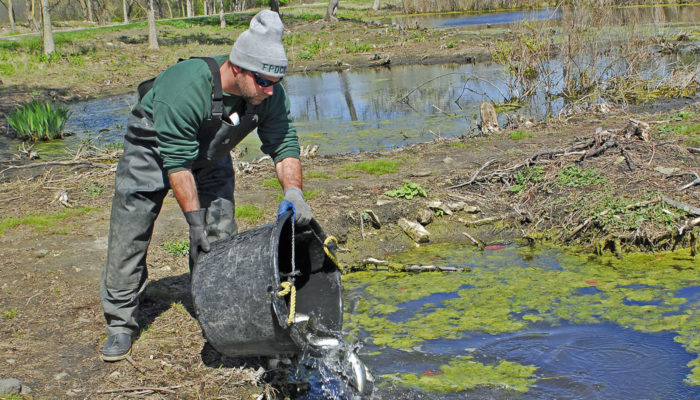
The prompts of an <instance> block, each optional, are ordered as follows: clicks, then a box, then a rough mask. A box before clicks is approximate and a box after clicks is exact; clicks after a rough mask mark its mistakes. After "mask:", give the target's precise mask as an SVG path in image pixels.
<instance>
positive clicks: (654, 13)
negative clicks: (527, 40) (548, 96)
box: [379, 5, 700, 28]
mask: <svg viewBox="0 0 700 400" xmlns="http://www.w3.org/2000/svg"><path fill="white" fill-rule="evenodd" d="M570 11H571V10H570V9H567V8H546V9H539V10H522V11H502V12H492V13H486V14H477V13H474V12H470V13H469V12H464V13H428V14H420V15H407V16H399V17H391V18H383V19H380V20H379V21H380V22H381V23H384V24H392V25H401V26H408V27H416V26H420V27H432V28H435V27H446V28H449V27H451V26H474V27H475V28H483V26H484V25H504V24H515V23H520V22H521V21H534V20H551V21H552V22H553V23H554V24H555V25H556V24H557V23H558V20H560V19H561V18H562V15H563V14H564V13H570ZM606 13H608V14H610V15H611V19H612V20H615V21H619V23H620V25H625V24H630V23H635V24H646V23H673V24H692V25H695V24H697V21H698V20H700V6H698V5H663V6H654V7H616V8H610V9H608V10H606Z"/></svg>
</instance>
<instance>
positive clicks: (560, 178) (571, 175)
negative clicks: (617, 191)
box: [557, 164, 608, 187]
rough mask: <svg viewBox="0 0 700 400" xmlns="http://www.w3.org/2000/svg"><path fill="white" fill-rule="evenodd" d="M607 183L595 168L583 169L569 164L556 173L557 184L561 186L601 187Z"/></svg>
mask: <svg viewBox="0 0 700 400" xmlns="http://www.w3.org/2000/svg"><path fill="white" fill-rule="evenodd" d="M607 181H608V180H607V179H605V177H604V176H602V175H601V174H600V173H599V172H598V171H597V170H596V169H595V168H589V169H583V168H580V167H579V166H578V165H575V164H569V165H567V166H565V167H564V168H562V169H560V170H559V172H557V183H558V184H560V185H562V186H571V187H579V186H589V185H602V184H604V183H606V182H607Z"/></svg>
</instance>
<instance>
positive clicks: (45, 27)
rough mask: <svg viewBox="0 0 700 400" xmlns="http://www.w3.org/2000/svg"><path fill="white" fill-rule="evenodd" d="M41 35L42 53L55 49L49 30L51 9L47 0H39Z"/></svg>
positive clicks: (47, 53) (48, 52) (51, 33)
mask: <svg viewBox="0 0 700 400" xmlns="http://www.w3.org/2000/svg"><path fill="white" fill-rule="evenodd" d="M40 4H41V35H42V36H43V37H44V54H46V55H49V54H51V53H53V52H55V51H56V45H55V44H54V42H53V32H52V31H51V11H50V9H49V0H41V2H40Z"/></svg>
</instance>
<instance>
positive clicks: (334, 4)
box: [326, 0, 340, 21]
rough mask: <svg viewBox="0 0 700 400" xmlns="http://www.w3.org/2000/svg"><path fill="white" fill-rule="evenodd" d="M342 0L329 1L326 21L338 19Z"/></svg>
mask: <svg viewBox="0 0 700 400" xmlns="http://www.w3.org/2000/svg"><path fill="white" fill-rule="evenodd" d="M339 2H340V0H330V1H329V2H328V10H327V11H326V21H337V20H338V17H337V13H338V3H339Z"/></svg>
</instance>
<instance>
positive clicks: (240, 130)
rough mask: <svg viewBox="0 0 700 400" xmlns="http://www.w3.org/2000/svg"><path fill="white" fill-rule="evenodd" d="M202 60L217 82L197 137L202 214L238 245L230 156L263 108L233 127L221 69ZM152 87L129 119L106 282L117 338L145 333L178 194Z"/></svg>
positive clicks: (212, 233)
mask: <svg viewBox="0 0 700 400" xmlns="http://www.w3.org/2000/svg"><path fill="white" fill-rule="evenodd" d="M193 58H194V57H193ZM196 58H199V57H196ZM201 59H202V60H203V61H205V62H206V63H207V65H208V66H209V68H210V70H211V74H212V78H213V90H212V107H211V110H212V112H211V115H210V116H209V118H206V119H205V120H204V121H203V122H202V124H201V126H200V129H199V131H198V133H197V140H198V142H199V156H198V158H197V160H196V161H195V162H194V164H193V167H192V173H193V175H194V178H195V182H196V184H197V192H198V194H199V201H200V204H201V207H202V208H205V209H206V210H207V213H206V222H207V237H208V239H209V241H210V242H213V241H216V240H219V239H223V238H227V237H230V236H231V235H234V234H235V233H236V232H237V230H238V228H237V225H236V221H235V219H234V215H235V214H234V198H233V190H234V172H233V165H232V162H231V156H230V154H229V152H230V151H231V150H232V149H233V148H234V147H235V146H236V145H237V144H238V143H240V141H241V140H243V138H245V137H246V136H247V135H248V134H249V133H250V132H252V131H253V130H254V129H255V128H256V127H257V125H258V116H257V114H256V111H255V108H254V107H253V106H251V105H247V106H246V109H245V112H244V113H243V112H242V111H243V110H240V111H239V114H242V115H243V116H242V117H241V119H240V123H239V124H237V125H235V126H234V125H232V124H231V121H230V120H229V118H228V116H227V115H226V113H225V111H224V104H223V93H222V88H221V76H220V75H219V66H218V65H217V63H216V62H215V61H214V60H213V59H211V58H205V57H202V58H201ZM152 86H153V79H151V80H148V81H145V82H142V83H141V84H140V85H139V88H138V92H139V103H138V104H137V105H136V106H135V107H134V108H133V109H132V111H131V115H130V116H129V120H128V123H127V131H126V135H125V138H124V152H123V154H122V156H121V158H120V160H119V164H118V165H117V171H116V175H115V185H114V186H115V189H114V197H113V199H112V212H111V215H110V221H109V241H108V247H107V261H106V264H105V268H104V270H103V271H102V279H101V282H100V299H101V300H102V307H103V310H104V315H105V319H106V321H107V333H108V334H109V335H114V334H117V333H128V334H131V335H133V334H134V333H136V332H138V329H139V325H138V322H137V312H138V297H139V294H140V293H141V292H142V291H143V290H144V289H145V286H146V285H145V283H146V280H147V278H148V270H147V268H146V253H147V251H148V245H149V243H150V241H151V235H152V234H153V225H154V223H155V220H156V217H157V216H158V214H159V213H160V210H161V206H162V204H163V199H164V198H165V196H166V195H167V193H168V190H169V189H170V183H169V181H168V176H167V172H166V171H165V170H164V169H163V160H162V158H161V156H160V152H159V151H158V146H157V143H156V138H157V133H156V131H155V129H154V126H153V120H152V119H151V118H150V117H149V116H148V114H147V113H146V112H145V110H144V109H143V107H142V106H141V99H142V98H143V96H144V95H145V94H146V93H148V91H149V90H150V89H151V87H152ZM192 266H193V260H190V269H191V268H192Z"/></svg>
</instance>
